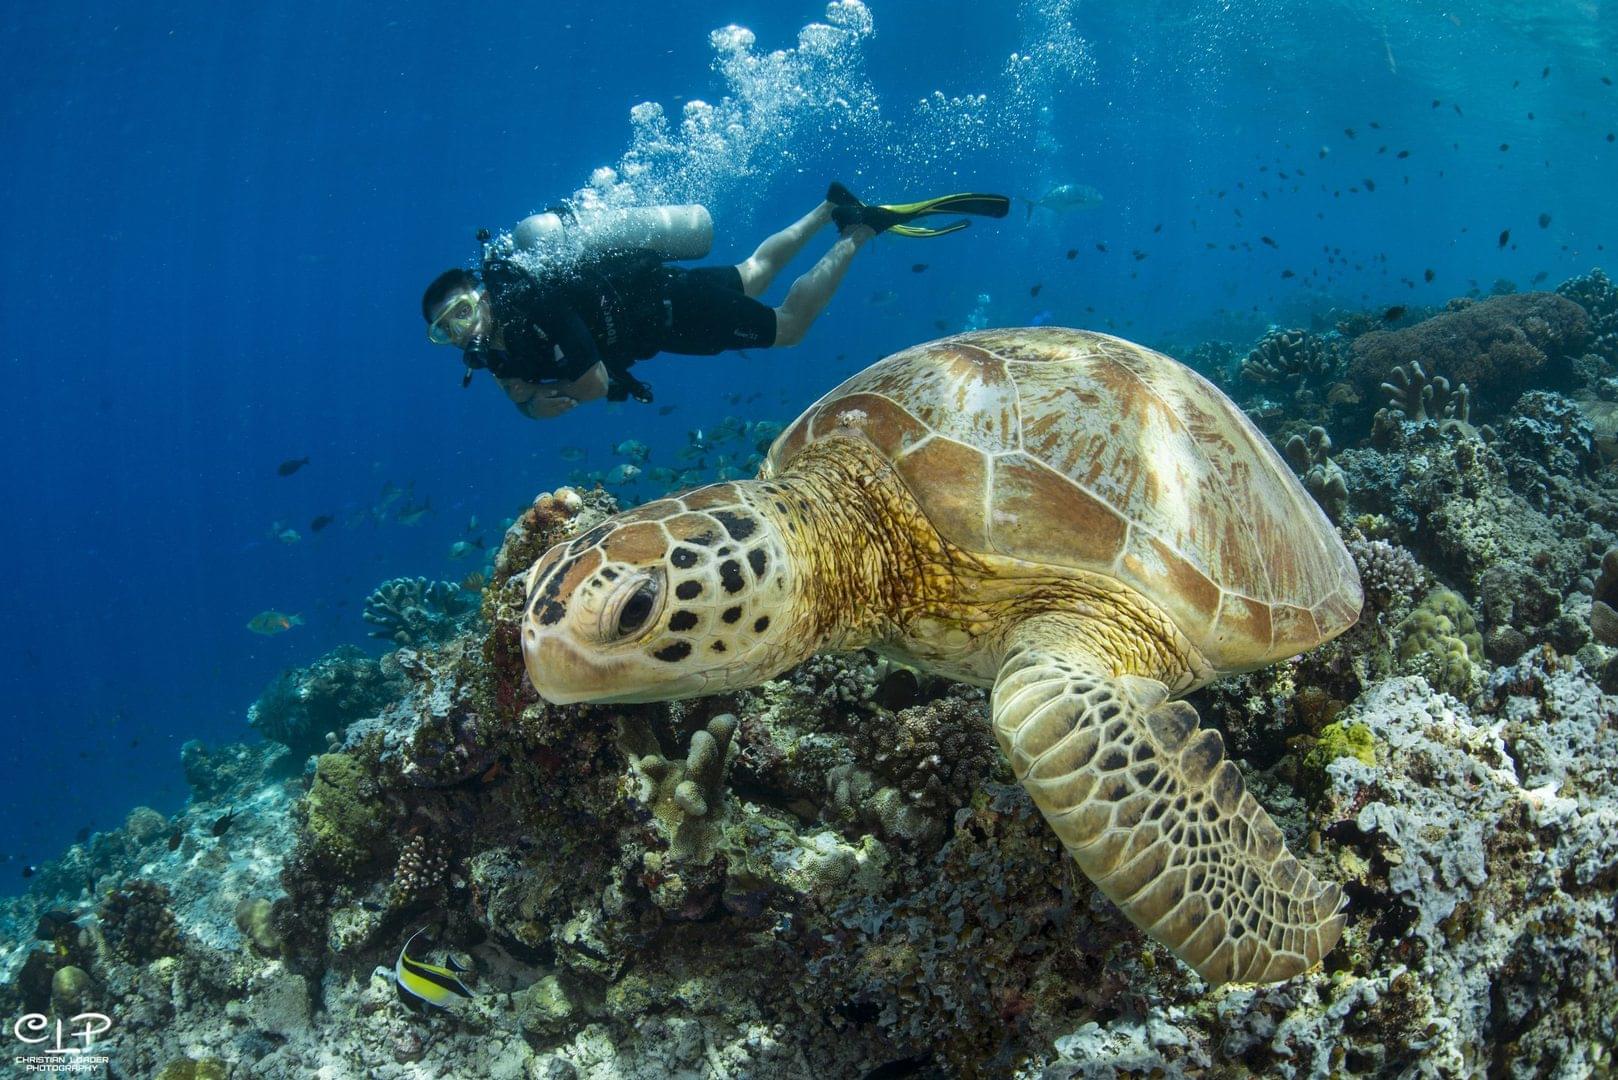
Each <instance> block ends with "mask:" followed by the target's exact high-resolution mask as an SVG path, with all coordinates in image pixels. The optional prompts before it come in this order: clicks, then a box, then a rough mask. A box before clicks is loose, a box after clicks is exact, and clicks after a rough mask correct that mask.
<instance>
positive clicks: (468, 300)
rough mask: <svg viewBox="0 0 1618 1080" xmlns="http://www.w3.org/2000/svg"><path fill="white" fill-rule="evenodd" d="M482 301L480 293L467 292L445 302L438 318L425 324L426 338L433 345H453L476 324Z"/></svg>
mask: <svg viewBox="0 0 1618 1080" xmlns="http://www.w3.org/2000/svg"><path fill="white" fill-rule="evenodd" d="M482 303H483V294H482V293H480V292H469V293H462V294H461V295H460V296H457V297H456V298H455V299H454V300H451V301H450V302H449V303H448V304H445V305H444V310H443V311H440V312H439V313H438V318H436V319H434V320H433V321H432V322H431V323H429V324H428V325H427V340H428V341H430V342H432V343H433V344H434V345H453V344H454V343H455V342H457V341H459V340H461V338H463V337H465V336H466V335H467V334H468V333H470V332H471V331H472V330H473V329H474V328H475V327H476V326H477V324H478V310H479V307H480V305H481V304H482Z"/></svg>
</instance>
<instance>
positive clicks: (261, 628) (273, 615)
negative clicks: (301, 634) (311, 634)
mask: <svg viewBox="0 0 1618 1080" xmlns="http://www.w3.org/2000/svg"><path fill="white" fill-rule="evenodd" d="M302 625H303V616H302V615H283V614H281V613H280V612H279V611H276V610H275V609H274V608H271V609H270V610H268V611H261V612H259V613H258V614H257V615H254V616H253V617H252V618H251V619H249V620H247V628H248V629H249V630H251V631H252V632H253V633H255V634H263V635H264V636H265V637H270V636H272V635H275V634H280V633H284V632H285V631H287V630H291V629H292V628H293V627H294V626H302Z"/></svg>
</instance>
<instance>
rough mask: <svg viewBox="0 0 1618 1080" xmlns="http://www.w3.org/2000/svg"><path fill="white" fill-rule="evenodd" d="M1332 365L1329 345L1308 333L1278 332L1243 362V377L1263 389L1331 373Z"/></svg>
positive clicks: (1262, 342) (1270, 335)
mask: <svg viewBox="0 0 1618 1080" xmlns="http://www.w3.org/2000/svg"><path fill="white" fill-rule="evenodd" d="M1332 361H1333V356H1332V352H1331V350H1330V349H1328V348H1327V347H1326V343H1325V342H1324V341H1323V340H1321V339H1320V338H1319V337H1317V336H1315V335H1314V334H1311V333H1309V332H1308V331H1307V330H1281V329H1274V330H1271V331H1270V332H1269V333H1267V334H1265V335H1264V336H1263V337H1262V338H1260V339H1259V342H1258V344H1257V345H1255V346H1253V351H1252V352H1250V353H1248V354H1247V359H1245V360H1243V361H1242V366H1241V377H1242V378H1243V379H1245V380H1246V381H1247V382H1250V383H1255V384H1257V385H1259V386H1268V385H1272V384H1275V383H1281V382H1286V381H1287V380H1288V379H1309V378H1312V377H1313V376H1316V375H1323V374H1325V373H1326V372H1328V371H1330V370H1331V368H1332Z"/></svg>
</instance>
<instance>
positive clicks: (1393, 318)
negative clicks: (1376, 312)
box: [1382, 306, 1405, 322]
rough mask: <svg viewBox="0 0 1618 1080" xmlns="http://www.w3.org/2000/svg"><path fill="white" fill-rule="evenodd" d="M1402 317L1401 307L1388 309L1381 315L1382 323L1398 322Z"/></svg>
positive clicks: (1403, 310) (1403, 313)
mask: <svg viewBox="0 0 1618 1080" xmlns="http://www.w3.org/2000/svg"><path fill="white" fill-rule="evenodd" d="M1404 317H1405V309H1404V308H1403V307H1402V306H1398V307H1390V308H1389V309H1388V310H1386V311H1384V312H1383V313H1382V321H1383V322H1398V321H1399V320H1400V319H1402V318H1404Z"/></svg>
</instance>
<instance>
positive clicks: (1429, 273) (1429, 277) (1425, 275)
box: [1421, 267, 1438, 284]
mask: <svg viewBox="0 0 1618 1080" xmlns="http://www.w3.org/2000/svg"><path fill="white" fill-rule="evenodd" d="M1421 276H1422V277H1423V278H1424V279H1425V280H1426V281H1427V282H1428V283H1429V284H1430V283H1431V282H1432V280H1433V278H1435V277H1437V276H1438V275H1437V274H1435V273H1433V271H1432V268H1431V267H1428V268H1427V269H1426V270H1425V271H1423V272H1422V275H1421Z"/></svg>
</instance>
